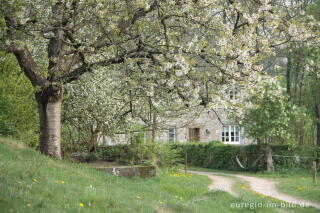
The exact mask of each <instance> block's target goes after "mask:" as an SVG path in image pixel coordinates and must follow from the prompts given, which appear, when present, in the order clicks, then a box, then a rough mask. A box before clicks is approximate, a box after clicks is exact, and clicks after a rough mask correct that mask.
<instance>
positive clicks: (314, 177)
mask: <svg viewBox="0 0 320 213" xmlns="http://www.w3.org/2000/svg"><path fill="white" fill-rule="evenodd" d="M312 179H313V183H316V181H317V162H316V161H313V162H312Z"/></svg>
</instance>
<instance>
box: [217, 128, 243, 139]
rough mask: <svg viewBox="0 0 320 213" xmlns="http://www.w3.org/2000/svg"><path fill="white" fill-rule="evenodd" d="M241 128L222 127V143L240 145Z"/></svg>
mask: <svg viewBox="0 0 320 213" xmlns="http://www.w3.org/2000/svg"><path fill="white" fill-rule="evenodd" d="M240 133H241V132H240V127H239V125H224V126H222V132H221V141H222V142H224V143H240V142H241V141H240Z"/></svg>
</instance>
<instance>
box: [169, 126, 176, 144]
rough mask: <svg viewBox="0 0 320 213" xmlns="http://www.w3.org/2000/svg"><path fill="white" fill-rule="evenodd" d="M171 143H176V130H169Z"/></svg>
mask: <svg viewBox="0 0 320 213" xmlns="http://www.w3.org/2000/svg"><path fill="white" fill-rule="evenodd" d="M169 141H170V142H176V129H175V128H170V129H169Z"/></svg>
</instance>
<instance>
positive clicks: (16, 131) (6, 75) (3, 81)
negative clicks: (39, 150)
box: [0, 52, 39, 147]
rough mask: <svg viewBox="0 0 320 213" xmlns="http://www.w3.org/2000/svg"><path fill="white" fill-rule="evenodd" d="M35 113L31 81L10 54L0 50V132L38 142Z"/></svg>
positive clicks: (36, 143) (31, 142)
mask: <svg viewBox="0 0 320 213" xmlns="http://www.w3.org/2000/svg"><path fill="white" fill-rule="evenodd" d="M38 123H39V121H38V115H37V106H36V105H35V101H34V93H33V89H32V85H31V84H30V82H29V80H28V79H26V78H25V77H24V75H23V73H22V72H21V71H20V68H19V66H18V64H17V61H16V59H15V58H14V57H13V56H12V55H8V54H5V53H3V52H0V134H1V135H6V136H14V137H18V138H20V139H23V141H25V142H27V143H28V144H29V145H31V146H33V147H37V146H38Z"/></svg>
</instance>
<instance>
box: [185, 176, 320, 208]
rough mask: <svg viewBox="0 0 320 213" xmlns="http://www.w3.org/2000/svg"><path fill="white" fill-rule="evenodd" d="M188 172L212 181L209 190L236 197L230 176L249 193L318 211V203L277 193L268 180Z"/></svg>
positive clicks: (273, 183)
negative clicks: (238, 180)
mask: <svg viewBox="0 0 320 213" xmlns="http://www.w3.org/2000/svg"><path fill="white" fill-rule="evenodd" d="M190 172H191V173H194V174H199V175H206V176H208V177H209V178H210V179H211V180H213V183H212V184H210V185H209V189H210V190H222V191H225V192H228V193H230V194H231V195H233V196H237V195H238V194H237V193H236V192H235V191H233V190H232V185H233V183H234V180H233V179H231V178H228V177H226V176H232V177H236V178H240V179H242V180H244V181H246V182H248V183H249V186H250V190H251V191H255V192H258V193H260V194H263V195H266V196H270V197H273V198H276V199H278V200H282V201H285V202H287V203H290V204H296V205H304V206H311V207H314V208H317V209H320V204H319V203H315V202H311V201H307V200H303V199H300V198H296V197H293V196H290V195H288V194H284V193H282V192H279V191H278V190H277V189H276V186H275V185H276V182H274V181H271V180H268V179H264V178H258V177H251V176H246V175H240V174H230V173H220V172H200V171H190Z"/></svg>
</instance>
